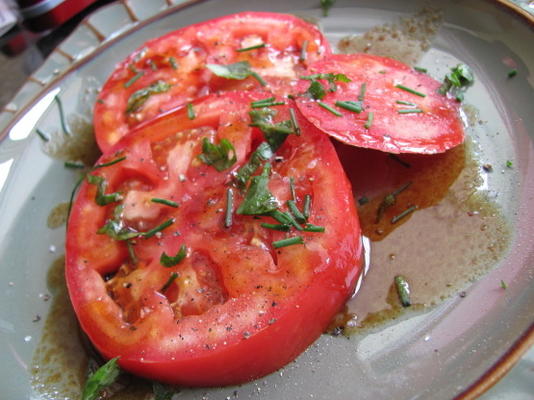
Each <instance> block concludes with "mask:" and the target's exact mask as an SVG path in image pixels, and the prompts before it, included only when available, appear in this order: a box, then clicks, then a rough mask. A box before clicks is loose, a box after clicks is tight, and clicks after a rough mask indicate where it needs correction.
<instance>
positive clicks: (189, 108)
mask: <svg viewBox="0 0 534 400" xmlns="http://www.w3.org/2000/svg"><path fill="white" fill-rule="evenodd" d="M187 118H189V119H195V118H196V114H195V109H194V108H193V104H192V103H187Z"/></svg>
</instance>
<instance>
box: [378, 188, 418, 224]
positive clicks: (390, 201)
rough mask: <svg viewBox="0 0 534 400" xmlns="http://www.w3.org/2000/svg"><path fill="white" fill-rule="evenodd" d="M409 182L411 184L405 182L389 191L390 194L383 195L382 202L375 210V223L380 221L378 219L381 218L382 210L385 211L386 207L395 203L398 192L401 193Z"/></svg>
mask: <svg viewBox="0 0 534 400" xmlns="http://www.w3.org/2000/svg"><path fill="white" fill-rule="evenodd" d="M411 184H412V182H408V183H405V184H404V185H402V186H401V187H400V188H398V189H397V190H395V191H394V192H391V193H390V194H388V195H386V196H385V197H384V199H383V200H382V202H381V203H380V205H379V206H378V210H377V212H376V220H375V223H376V224H378V223H379V222H380V220H381V219H382V216H383V215H384V212H385V211H386V209H387V208H389V207H391V206H392V205H394V204H395V202H396V201H397V196H398V195H399V194H400V193H402V192H403V191H405V190H406V189H407V188H408V187H409V186H410V185H411Z"/></svg>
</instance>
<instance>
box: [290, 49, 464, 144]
mask: <svg viewBox="0 0 534 400" xmlns="http://www.w3.org/2000/svg"><path fill="white" fill-rule="evenodd" d="M319 73H326V74H328V73H333V74H339V73H342V74H345V75H346V76H347V77H348V78H349V79H350V80H351V82H336V85H337V90H336V91H334V92H328V88H329V84H328V83H327V82H326V81H325V80H321V81H320V82H322V84H323V87H324V88H325V89H326V90H327V93H326V95H325V97H324V98H323V99H322V100H320V101H321V102H322V103H323V105H324V104H326V105H327V106H330V107H332V108H333V109H334V110H335V111H336V112H338V113H341V116H336V115H334V113H332V112H331V111H329V110H327V109H325V108H324V107H321V105H320V103H319V101H316V100H314V99H312V98H310V97H308V96H302V97H298V99H297V105H298V107H299V109H300V111H301V112H302V113H303V114H304V116H305V117H306V118H307V119H308V120H309V121H310V122H311V123H313V124H314V125H315V126H316V127H318V128H319V129H321V130H322V131H324V132H326V133H327V134H329V135H331V136H333V137H335V138H336V139H339V140H340V141H342V142H344V143H347V144H350V145H353V146H358V147H367V148H371V149H376V150H382V151H386V152H389V153H423V154H432V153H439V152H443V151H445V150H447V149H450V148H452V147H454V146H456V145H458V144H460V143H462V142H463V140H464V131H463V127H462V123H461V121H460V119H459V104H458V102H457V101H456V100H454V99H452V98H450V97H447V96H443V95H441V94H439V93H437V89H438V88H439V86H440V83H439V82H437V81H436V80H434V79H432V78H431V77H430V76H428V75H426V74H424V73H421V72H416V71H414V70H413V69H411V68H410V67H408V66H407V65H405V64H403V63H401V62H399V61H396V60H393V59H390V58H385V57H379V56H374V55H370V54H348V55H333V56H330V57H329V58H328V59H325V60H322V61H318V62H316V63H314V64H312V65H311V66H310V67H309V68H308V71H307V72H306V75H312V74H319ZM362 84H365V87H366V88H365V93H364V95H363V96H364V97H363V111H362V112H360V113H357V112H354V111H348V110H346V109H344V108H342V107H339V106H337V105H336V102H340V101H341V102H346V101H353V102H358V101H359V96H360V95H361V91H362ZM397 85H402V86H404V87H405V88H408V89H412V90H415V91H416V92H418V93H420V94H422V95H424V97H423V96H421V95H417V94H414V93H411V92H410V91H407V90H404V89H401V88H399V87H397ZM309 86H310V81H309V80H301V81H300V82H299V84H298V90H299V93H302V92H306V91H307V89H308V87H309ZM406 103H408V104H406ZM410 103H411V104H410ZM338 104H339V103H338ZM414 110H415V111H416V112H414ZM371 119H372V121H371ZM366 124H367V126H368V127H367V126H366Z"/></svg>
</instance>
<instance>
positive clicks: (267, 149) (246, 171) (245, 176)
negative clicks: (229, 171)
mask: <svg viewBox="0 0 534 400" xmlns="http://www.w3.org/2000/svg"><path fill="white" fill-rule="evenodd" d="M272 156H273V150H272V149H271V146H269V143H267V142H261V143H260V144H259V146H258V147H257V148H256V150H255V151H254V152H253V153H252V155H251V156H250V159H249V160H248V162H247V163H246V164H244V165H243V166H242V167H241V168H239V169H238V170H237V172H236V174H235V179H236V181H237V184H238V186H240V187H241V188H243V187H245V186H246V184H247V182H248V180H249V179H250V177H251V176H252V174H253V173H254V172H256V170H257V169H258V168H259V166H260V165H261V163H262V162H263V161H267V160H268V159H270V158H271V157H272Z"/></svg>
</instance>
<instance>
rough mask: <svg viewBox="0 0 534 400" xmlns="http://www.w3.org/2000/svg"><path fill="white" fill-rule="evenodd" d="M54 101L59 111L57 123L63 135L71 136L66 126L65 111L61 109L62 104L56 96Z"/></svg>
mask: <svg viewBox="0 0 534 400" xmlns="http://www.w3.org/2000/svg"><path fill="white" fill-rule="evenodd" d="M54 100H55V102H56V103H57V109H58V111H59V122H60V123H61V128H62V129H63V133H64V134H65V135H69V136H71V135H72V132H71V131H70V128H69V126H68V124H67V119H66V118H65V110H64V109H63V103H62V101H61V99H60V98H59V96H58V95H57V94H56V95H55V96H54Z"/></svg>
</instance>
